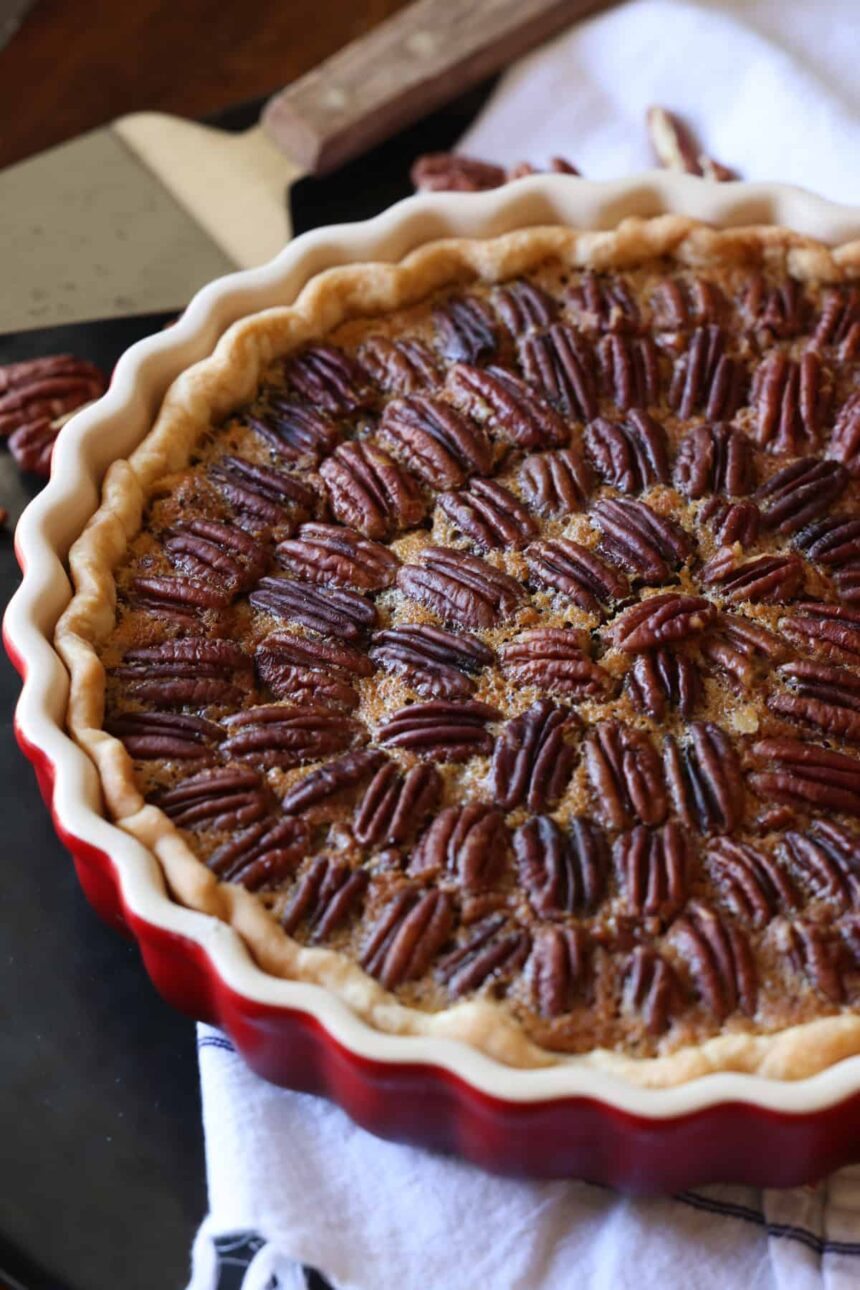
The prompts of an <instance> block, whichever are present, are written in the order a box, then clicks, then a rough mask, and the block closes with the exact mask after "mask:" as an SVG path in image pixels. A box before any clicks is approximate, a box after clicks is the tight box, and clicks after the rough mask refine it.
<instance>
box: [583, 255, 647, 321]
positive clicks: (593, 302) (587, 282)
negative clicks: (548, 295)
mask: <svg viewBox="0 0 860 1290" xmlns="http://www.w3.org/2000/svg"><path fill="white" fill-rule="evenodd" d="M565 306H566V308H567V309H568V311H569V312H570V313H571V314H572V315H573V318H574V321H575V323H576V325H577V327H580V328H582V329H583V330H584V331H596V332H605V331H637V330H638V328H639V324H640V321H641V319H640V316H639V307H638V305H637V304H636V300H635V298H634V296H633V294H632V292H631V291H630V288H629V287H628V285H627V283H626V282H625V281H624V280H623V278H619V277H617V276H615V275H606V274H598V273H595V272H594V271H593V270H591V269H586V270H585V272H584V273H583V274H582V275H581V277H580V278H578V279H577V281H576V282H574V283H573V284H572V285H571V286H570V287H569V288H568V289H567V292H566V293H565Z"/></svg>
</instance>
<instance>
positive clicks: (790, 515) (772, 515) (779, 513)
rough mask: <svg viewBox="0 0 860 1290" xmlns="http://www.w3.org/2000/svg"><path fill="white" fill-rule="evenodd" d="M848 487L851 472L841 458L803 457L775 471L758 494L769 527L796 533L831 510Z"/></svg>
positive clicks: (764, 519)
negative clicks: (823, 459) (829, 459)
mask: <svg viewBox="0 0 860 1290" xmlns="http://www.w3.org/2000/svg"><path fill="white" fill-rule="evenodd" d="M847 487H848V472H847V471H846V469H845V467H844V466H841V465H840V464H839V462H837V461H821V460H820V459H819V458H818V457H801V458H800V460H799V461H793V462H792V463H791V465H789V466H784V467H783V468H782V470H778V471H777V472H776V474H775V475H771V477H770V479H769V480H768V481H767V483H766V484H762V486H761V488H759V490H758V492H757V493H755V494H754V500H755V501H756V502H757V503H758V505H759V507H760V508H761V511H762V523H763V524H764V527H765V528H766V529H775V530H776V532H777V533H786V534H788V533H796V532H797V530H798V529H802V528H803V526H804V525H805V524H809V522H810V521H811V520H814V519H817V518H818V516H819V515H822V514H823V513H824V512H825V511H829V510H830V508H831V506H832V505H833V503H834V502H835V501H836V500H837V499H838V498H839V497H841V496H842V494H843V493H844V492H845V489H846V488H847Z"/></svg>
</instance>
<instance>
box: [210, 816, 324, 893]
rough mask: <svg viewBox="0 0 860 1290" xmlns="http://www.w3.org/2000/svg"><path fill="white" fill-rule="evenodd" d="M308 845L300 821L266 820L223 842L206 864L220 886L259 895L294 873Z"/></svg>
mask: <svg viewBox="0 0 860 1290" xmlns="http://www.w3.org/2000/svg"><path fill="white" fill-rule="evenodd" d="M309 845H310V832H309V830H308V826H307V825H306V824H305V822H304V820H297V819H293V818H291V817H289V816H286V817H281V818H280V819H274V818H272V817H271V816H268V817H266V818H265V819H262V820H258V821H257V822H256V823H254V824H252V825H251V826H250V828H247V829H243V830H242V832H241V833H238V834H237V835H236V836H235V837H234V838H231V839H230V841H229V842H225V844H224V845H223V846H222V847H219V848H218V850H217V851H216V852H215V853H214V854H213V855H211V856H210V857H209V860H208V861H207V863H208V865H209V868H210V869H211V870H212V872H213V873H214V874H215V875H216V876H217V877H218V878H220V879H221V881H222V882H237V883H241V885H242V886H243V887H246V888H247V889H248V891H262V890H264V889H265V888H272V887H277V886H278V884H279V883H281V882H283V880H284V879H285V878H288V877H289V876H290V875H291V874H293V873H295V871H296V869H297V868H298V866H299V865H300V864H301V862H302V860H303V859H304V857H305V855H306V854H307V850H308V847H309Z"/></svg>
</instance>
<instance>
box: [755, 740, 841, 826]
mask: <svg viewBox="0 0 860 1290" xmlns="http://www.w3.org/2000/svg"><path fill="white" fill-rule="evenodd" d="M752 754H753V758H754V760H755V763H756V765H757V766H759V767H761V769H759V770H757V771H755V772H754V773H753V774H752V775H750V776H748V779H749V783H750V785H751V786H752V788H753V789H754V790H755V791H756V792H757V793H758V794H759V795H760V796H761V797H764V798H768V799H770V800H771V801H775V802H786V803H787V804H788V805H790V806H794V805H798V806H801V807H807V808H808V807H819V808H822V809H825V810H832V811H844V812H845V813H846V814H847V815H860V761H857V759H856V758H855V757H849V756H847V755H846V754H845V753H841V752H833V751H832V750H831V749H830V748H823V747H822V746H821V745H820V744H810V743H806V742H804V741H803V740H800V739H785V738H777V739H760V740H759V741H758V743H756V744H753V748H752Z"/></svg>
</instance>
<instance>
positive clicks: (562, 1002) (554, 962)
mask: <svg viewBox="0 0 860 1290" xmlns="http://www.w3.org/2000/svg"><path fill="white" fill-rule="evenodd" d="M588 958H589V956H588V940H587V937H586V934H585V932H584V931H583V929H582V928H581V927H542V928H541V929H540V931H539V932H538V934H537V936H536V937H535V940H534V948H533V949H532V953H531V956H530V958H529V961H528V965H527V968H526V977H527V979H528V982H529V986H530V989H531V995H532V998H533V1000H534V1003H535V1006H536V1007H537V1010H538V1012H540V1013H541V1015H542V1016H544V1017H549V1018H550V1019H554V1018H556V1017H562V1016H564V1014H565V1013H567V1012H571V1011H572V1010H573V1009H574V1008H575V1007H576V1004H577V1002H578V1001H579V999H580V998H581V997H582V996H583V995H584V994H585V991H586V988H587V985H588V978H589V962H588Z"/></svg>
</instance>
